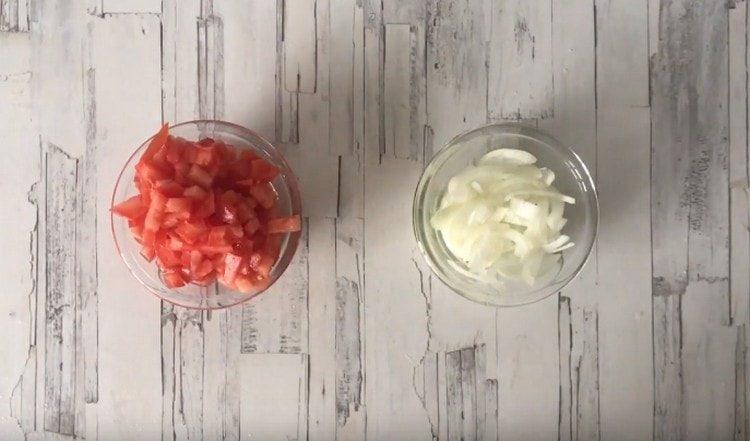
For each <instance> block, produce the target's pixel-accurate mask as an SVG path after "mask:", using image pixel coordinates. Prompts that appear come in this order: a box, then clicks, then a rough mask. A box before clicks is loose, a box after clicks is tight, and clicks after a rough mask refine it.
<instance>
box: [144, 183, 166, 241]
mask: <svg viewBox="0 0 750 441" xmlns="http://www.w3.org/2000/svg"><path fill="white" fill-rule="evenodd" d="M166 202H167V198H166V197H165V196H164V195H162V194H161V193H159V192H158V191H157V190H153V189H152V190H151V204H150V205H149V207H148V212H146V219H145V220H144V223H143V228H144V229H145V230H149V231H158V230H159V227H160V224H161V221H162V218H163V217H164V204H165V203H166Z"/></svg>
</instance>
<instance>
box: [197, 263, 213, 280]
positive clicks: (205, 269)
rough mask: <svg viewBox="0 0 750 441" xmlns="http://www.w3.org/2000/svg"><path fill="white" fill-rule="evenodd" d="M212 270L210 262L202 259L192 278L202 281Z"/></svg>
mask: <svg viewBox="0 0 750 441" xmlns="http://www.w3.org/2000/svg"><path fill="white" fill-rule="evenodd" d="M213 270H214V266H213V265H212V264H211V261H210V260H209V259H203V260H201V263H200V264H199V265H198V267H197V268H196V270H195V273H194V276H193V277H194V278H195V280H200V279H203V278H205V277H206V276H208V275H209V274H210V273H211V272H212V271H213Z"/></svg>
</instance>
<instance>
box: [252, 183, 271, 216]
mask: <svg viewBox="0 0 750 441" xmlns="http://www.w3.org/2000/svg"><path fill="white" fill-rule="evenodd" d="M250 195H251V196H252V197H254V198H255V200H256V201H258V203H259V204H260V206H261V207H263V208H266V209H268V208H271V207H273V206H274V205H275V204H276V192H275V191H273V187H271V184H269V183H268V182H265V183H262V184H256V185H253V186H252V187H250Z"/></svg>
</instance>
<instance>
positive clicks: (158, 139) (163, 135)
mask: <svg viewBox="0 0 750 441" xmlns="http://www.w3.org/2000/svg"><path fill="white" fill-rule="evenodd" d="M168 136H169V124H164V125H163V126H161V129H159V132H158V133H157V134H156V135H154V137H153V138H152V139H151V142H149V143H148V147H146V151H145V152H143V155H142V156H141V162H146V161H149V160H151V158H153V157H154V155H156V153H157V152H158V151H159V150H160V149H161V148H162V147H163V146H164V144H165V143H166V142H167V137H168Z"/></svg>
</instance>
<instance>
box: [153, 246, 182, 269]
mask: <svg viewBox="0 0 750 441" xmlns="http://www.w3.org/2000/svg"><path fill="white" fill-rule="evenodd" d="M156 258H157V259H158V261H159V264H160V265H161V267H162V268H171V267H175V266H178V265H180V257H179V255H177V254H175V252H174V251H172V250H170V249H169V248H168V247H167V246H166V245H165V244H158V245H156Z"/></svg>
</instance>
